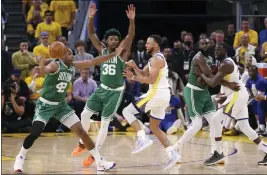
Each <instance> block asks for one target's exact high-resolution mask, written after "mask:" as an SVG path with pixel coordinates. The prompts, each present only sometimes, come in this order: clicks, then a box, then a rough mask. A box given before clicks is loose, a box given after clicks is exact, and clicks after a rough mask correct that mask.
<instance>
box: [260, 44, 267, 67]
mask: <svg viewBox="0 0 267 175" xmlns="http://www.w3.org/2000/svg"><path fill="white" fill-rule="evenodd" d="M261 49H262V52H263V53H267V41H266V42H264V43H263V44H262V48H261ZM263 60H264V62H265V63H267V57H265V58H263Z"/></svg>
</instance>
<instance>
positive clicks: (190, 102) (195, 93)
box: [184, 86, 216, 117]
mask: <svg viewBox="0 0 267 175" xmlns="http://www.w3.org/2000/svg"><path fill="white" fill-rule="evenodd" d="M184 99H185V102H186V104H187V107H188V113H189V117H195V116H201V117H203V115H205V114H208V113H210V112H215V111H216V106H215V104H214V103H213V102H212V99H211V95H210V93H209V91H208V89H204V90H202V91H200V90H194V89H191V88H189V87H187V86H186V87H185V88H184Z"/></svg>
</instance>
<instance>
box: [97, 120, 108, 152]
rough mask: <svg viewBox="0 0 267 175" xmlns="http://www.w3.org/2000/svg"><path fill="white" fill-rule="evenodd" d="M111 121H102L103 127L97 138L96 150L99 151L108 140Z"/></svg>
mask: <svg viewBox="0 0 267 175" xmlns="http://www.w3.org/2000/svg"><path fill="white" fill-rule="evenodd" d="M109 123H110V120H102V121H101V127H100V130H99V132H98V135H97V138H96V144H95V145H96V149H97V151H99V150H100V148H101V147H102V145H103V143H104V141H105V140H106V137H107V135H108V126H109Z"/></svg>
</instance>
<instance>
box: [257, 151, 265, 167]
mask: <svg viewBox="0 0 267 175" xmlns="http://www.w3.org/2000/svg"><path fill="white" fill-rule="evenodd" d="M258 165H265V166H266V165H267V153H266V155H265V157H264V158H263V160H262V161H259V162H258Z"/></svg>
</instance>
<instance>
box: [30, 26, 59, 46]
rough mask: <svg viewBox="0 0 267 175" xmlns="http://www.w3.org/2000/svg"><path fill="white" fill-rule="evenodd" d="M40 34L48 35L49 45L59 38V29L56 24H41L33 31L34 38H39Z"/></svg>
mask: <svg viewBox="0 0 267 175" xmlns="http://www.w3.org/2000/svg"><path fill="white" fill-rule="evenodd" d="M41 32H48V35H49V38H48V40H49V43H50V44H51V43H52V42H55V41H56V40H57V37H58V36H61V35H62V33H61V28H60V25H59V24H58V23H57V22H52V23H51V24H47V23H46V22H42V23H40V24H38V26H37V28H36V31H35V38H39V37H40V33H41Z"/></svg>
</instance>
